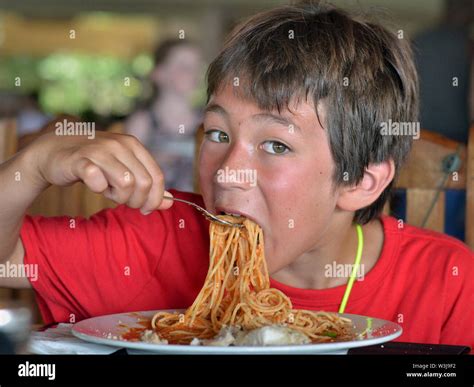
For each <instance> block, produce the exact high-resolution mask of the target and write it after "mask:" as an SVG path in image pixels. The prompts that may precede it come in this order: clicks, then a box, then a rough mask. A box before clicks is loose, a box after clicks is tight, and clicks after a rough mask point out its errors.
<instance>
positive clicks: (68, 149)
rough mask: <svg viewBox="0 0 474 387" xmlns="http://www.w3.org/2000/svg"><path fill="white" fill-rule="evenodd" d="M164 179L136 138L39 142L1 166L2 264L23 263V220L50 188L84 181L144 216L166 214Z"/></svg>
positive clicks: (4, 283)
mask: <svg viewBox="0 0 474 387" xmlns="http://www.w3.org/2000/svg"><path fill="white" fill-rule="evenodd" d="M163 180H164V179H163V175H162V173H161V170H160V168H159V167H158V165H157V164H156V162H155V161H154V160H153V158H152V156H151V155H150V154H149V153H148V151H147V150H146V149H145V148H144V147H143V145H142V144H141V143H140V142H139V141H138V140H137V139H136V138H134V137H132V136H127V135H119V134H112V133H104V132H97V133H96V134H95V138H94V139H89V138H88V137H85V136H58V135H56V134H55V132H51V133H48V134H45V135H43V136H41V137H39V138H38V139H37V140H36V141H34V142H33V143H31V144H30V145H28V146H27V147H26V148H25V149H23V150H22V151H21V152H20V153H18V154H17V155H15V156H14V157H13V158H11V159H10V160H8V161H6V162H5V163H3V164H0V264H5V263H6V262H7V261H9V262H10V263H17V264H20V263H22V262H23V257H24V247H23V244H22V242H21V239H20V238H19V235H20V230H21V226H22V221H23V217H24V214H25V212H26V210H27V209H28V207H29V206H30V205H31V203H32V202H33V201H34V199H35V198H36V197H37V196H38V195H39V194H40V193H41V192H42V191H43V190H44V189H46V188H47V187H48V186H49V185H50V184H54V185H59V186H65V185H71V184H73V183H75V182H77V181H82V182H83V183H84V184H85V185H86V186H87V187H88V188H89V189H91V190H92V191H93V192H98V193H102V194H104V196H106V197H108V198H109V199H112V200H114V201H115V202H116V203H119V204H127V205H128V206H130V207H132V208H141V210H142V211H143V212H144V213H148V212H151V211H152V210H154V209H166V208H169V207H170V206H171V205H172V201H168V200H165V201H164V202H162V199H163V194H164V185H163ZM0 287H17V288H21V287H29V284H28V280H27V279H26V278H0Z"/></svg>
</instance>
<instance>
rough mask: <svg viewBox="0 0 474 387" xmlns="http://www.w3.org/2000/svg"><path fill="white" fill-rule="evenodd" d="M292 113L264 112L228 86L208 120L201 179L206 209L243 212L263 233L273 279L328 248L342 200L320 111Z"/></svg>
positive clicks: (303, 106)
mask: <svg viewBox="0 0 474 387" xmlns="http://www.w3.org/2000/svg"><path fill="white" fill-rule="evenodd" d="M291 111H292V112H290V111H282V113H281V115H278V112H271V113H269V112H268V111H263V110H260V109H259V108H258V107H257V105H256V104H255V103H252V102H249V101H245V100H242V99H240V98H238V97H237V96H236V95H234V93H233V90H232V86H225V87H222V88H221V90H219V92H218V93H216V94H215V95H213V96H212V98H211V100H210V101H209V104H208V106H207V109H206V114H205V117H204V131H205V132H206V136H205V138H204V141H203V144H202V148H201V156H200V164H199V173H200V184H201V191H202V195H203V198H204V202H205V205H206V208H207V209H208V210H210V211H211V212H213V213H215V214H220V213H221V211H225V212H229V213H241V214H242V215H244V216H246V217H248V218H250V219H252V220H253V221H255V222H256V223H258V224H259V225H260V226H261V227H262V229H263V232H264V239H265V240H264V242H265V254H266V260H267V263H268V268H269V271H270V273H275V272H277V271H279V270H280V269H282V268H283V267H285V266H287V265H289V264H291V263H292V262H293V261H295V260H296V259H297V258H303V259H304V257H302V256H303V254H305V253H307V252H308V253H310V252H311V250H313V249H315V248H318V247H320V246H321V244H323V243H324V240H325V235H324V234H325V231H326V230H327V229H328V227H329V226H330V225H331V222H333V221H334V219H333V214H334V211H335V208H336V202H337V198H338V192H337V190H335V189H334V188H333V184H332V174H333V170H334V162H333V160H332V156H331V152H330V149H329V141H328V136H327V133H326V131H325V130H324V129H323V128H322V127H321V125H320V124H319V121H318V118H317V116H316V113H315V110H314V105H313V104H312V103H308V102H301V103H300V104H298V105H293V106H291ZM319 111H320V116H321V117H323V116H324V112H323V111H321V109H319ZM322 122H324V121H323V120H322Z"/></svg>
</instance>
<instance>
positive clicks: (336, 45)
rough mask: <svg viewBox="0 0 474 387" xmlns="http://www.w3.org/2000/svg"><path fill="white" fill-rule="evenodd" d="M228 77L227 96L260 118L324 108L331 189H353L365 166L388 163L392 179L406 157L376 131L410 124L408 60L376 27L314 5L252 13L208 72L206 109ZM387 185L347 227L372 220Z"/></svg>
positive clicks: (399, 138)
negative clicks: (307, 103)
mask: <svg viewBox="0 0 474 387" xmlns="http://www.w3.org/2000/svg"><path fill="white" fill-rule="evenodd" d="M236 77H237V78H238V79H239V87H238V88H234V90H235V91H236V92H237V93H238V94H239V95H240V96H241V97H242V98H245V99H248V100H251V101H253V102H255V103H256V104H257V105H258V106H259V107H260V108H261V109H263V110H274V109H277V110H278V111H281V109H283V108H287V109H288V106H289V103H290V102H291V101H292V100H294V99H296V100H300V99H301V98H304V99H306V98H310V99H312V101H313V102H314V106H318V102H319V101H321V102H323V103H324V106H325V107H326V114H325V117H326V119H325V122H324V125H325V128H326V130H327V131H328V136H329V142H330V148H331V153H332V156H333V158H334V162H335V165H336V168H335V171H334V176H333V180H334V182H335V184H336V185H342V184H351V185H352V184H357V183H358V182H360V181H361V179H362V177H363V175H364V171H365V168H366V167H367V166H368V165H369V164H370V163H380V162H382V161H385V160H389V159H393V160H394V163H395V167H396V170H397V171H399V169H400V166H401V165H402V163H403V161H404V159H405V157H406V155H407V154H408V152H409V150H410V147H411V141H412V138H411V137H410V136H406V135H405V136H404V135H382V134H381V132H380V128H381V124H382V123H384V122H385V123H386V122H389V120H391V122H415V121H416V120H417V118H418V78H417V74H416V70H415V66H414V63H413V59H412V52H411V49H410V45H409V43H408V42H407V41H406V40H405V39H403V38H401V39H399V37H398V36H397V34H395V33H393V32H390V31H388V30H387V29H385V28H384V27H382V26H381V25H379V24H376V23H372V22H368V21H360V20H356V18H354V17H351V16H350V15H349V14H348V13H346V12H345V11H342V10H340V9H338V8H335V7H333V6H331V5H327V4H322V3H321V2H319V1H303V2H300V3H298V4H296V5H289V6H282V7H278V8H275V9H272V10H269V11H265V12H262V13H259V14H257V15H255V16H253V17H252V18H250V19H249V20H248V21H246V22H244V23H242V24H240V25H238V26H237V27H236V28H235V29H234V31H233V32H232V33H231V35H230V36H229V37H228V38H227V40H226V42H225V44H224V47H223V49H222V51H221V52H220V54H219V55H218V56H217V58H216V59H215V60H214V61H213V62H212V63H211V64H210V66H209V69H208V72H207V81H208V89H207V97H208V101H209V99H210V97H211V95H212V94H214V93H215V92H217V91H218V89H219V88H220V87H221V86H223V84H224V83H226V82H229V81H233V80H234V79H235V78H236ZM237 89H238V90H237ZM316 114H317V111H316ZM318 117H319V116H318ZM392 185H393V181H392V182H391V183H390V184H389V185H388V186H387V188H386V189H385V190H384V192H383V193H382V194H381V195H380V197H379V198H378V199H377V200H376V201H375V202H374V203H372V204H371V205H370V206H368V207H366V208H362V209H360V210H357V211H356V212H355V216H354V221H355V222H357V223H361V224H364V223H367V222H369V221H370V220H372V219H374V218H375V217H377V216H378V215H379V214H380V212H381V210H382V209H383V206H384V204H385V202H386V201H387V199H388V196H389V194H390V191H391V189H392Z"/></svg>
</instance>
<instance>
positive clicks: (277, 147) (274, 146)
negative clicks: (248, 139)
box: [262, 141, 290, 155]
mask: <svg viewBox="0 0 474 387" xmlns="http://www.w3.org/2000/svg"><path fill="white" fill-rule="evenodd" d="M262 149H263V150H264V151H265V152H268V153H271V154H274V155H282V154H285V153H288V152H289V151H290V148H288V147H287V146H286V145H285V144H282V143H281V142H279V141H265V142H264V143H263V144H262Z"/></svg>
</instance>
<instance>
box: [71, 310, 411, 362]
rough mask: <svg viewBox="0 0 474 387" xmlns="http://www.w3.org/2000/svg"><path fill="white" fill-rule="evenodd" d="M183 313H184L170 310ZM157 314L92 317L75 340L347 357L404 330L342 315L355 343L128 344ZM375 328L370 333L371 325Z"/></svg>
mask: <svg viewBox="0 0 474 387" xmlns="http://www.w3.org/2000/svg"><path fill="white" fill-rule="evenodd" d="M169 311H172V312H174V311H176V312H182V310H169ZM156 312H157V311H147V312H134V313H119V314H111V315H107V316H100V317H93V318H89V319H87V320H82V321H80V322H78V323H76V324H74V326H73V328H72V333H73V334H74V336H76V337H78V338H80V339H82V340H85V341H89V342H91V343H96V344H105V345H111V346H115V347H121V348H130V349H135V350H139V351H146V352H153V353H161V354H233V355H234V354H235V355H236V354H249V355H252V354H324V353H329V354H344V353H347V350H348V349H349V348H356V347H365V346H368V345H375V344H381V343H385V342H387V341H391V340H394V339H396V338H397V337H398V336H400V335H401V334H402V327H401V326H400V325H398V324H395V323H393V322H391V321H386V320H381V319H378V318H370V317H365V316H359V315H356V314H346V313H345V314H341V315H340V316H344V317H347V318H350V319H351V320H352V323H353V331H354V333H355V334H356V335H362V334H363V332H364V331H366V334H364V335H363V336H361V337H358V338H357V339H355V340H353V341H344V342H337V343H322V344H304V345H284V346H267V347H217V346H214V347H211V346H193V345H171V344H170V345H159V344H151V343H145V342H139V341H128V340H125V339H123V338H122V337H121V335H122V334H123V333H125V332H127V331H129V329H130V328H141V327H143V325H140V324H139V321H140V320H145V319H151V317H152V316H153V315H154V314H155V313H156ZM369 320H372V327H371V329H370V330H368V331H367V324H368V321H369Z"/></svg>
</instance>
